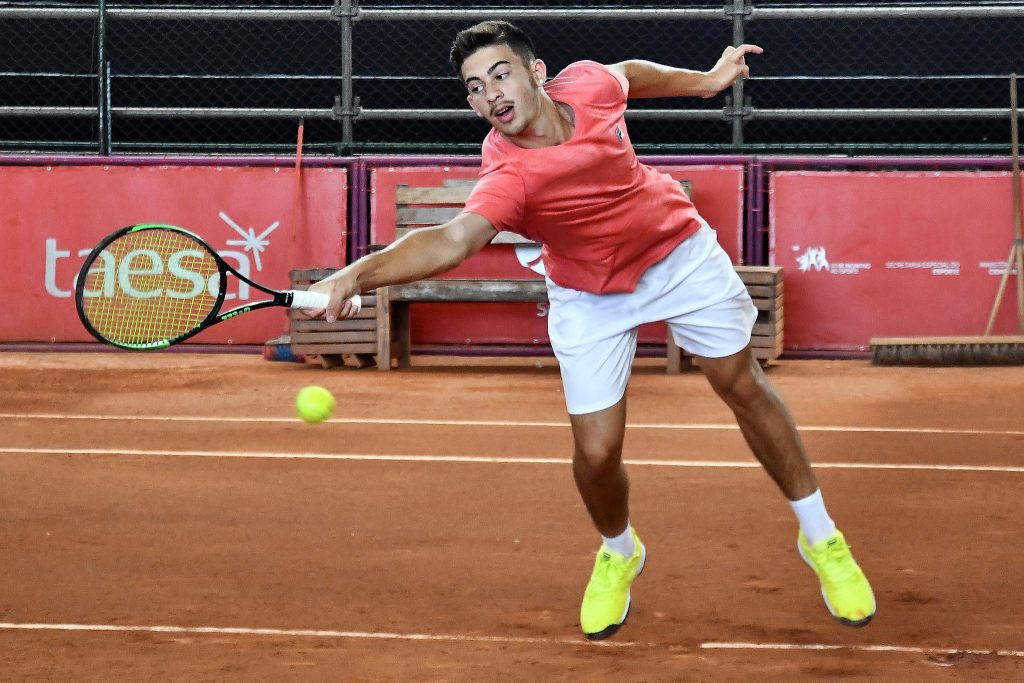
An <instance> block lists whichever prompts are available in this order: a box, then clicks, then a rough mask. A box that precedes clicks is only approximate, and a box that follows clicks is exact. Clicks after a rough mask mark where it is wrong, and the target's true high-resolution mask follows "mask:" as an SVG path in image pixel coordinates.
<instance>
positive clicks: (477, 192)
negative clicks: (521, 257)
mask: <svg viewBox="0 0 1024 683" xmlns="http://www.w3.org/2000/svg"><path fill="white" fill-rule="evenodd" d="M525 209H526V190H525V187H524V186H523V179H522V178H521V177H520V175H519V173H518V172H517V171H516V169H515V167H513V166H512V164H509V163H503V164H498V165H497V166H495V167H494V168H492V169H488V170H485V171H484V172H483V173H481V175H480V180H479V181H477V184H476V186H475V187H474V188H473V192H472V193H470V195H469V199H467V200H466V208H465V210H466V211H468V212H469V213H475V214H479V215H481V216H483V217H484V218H486V219H487V220H488V221H490V223H491V225H493V226H494V229H495V230H498V231H502V230H508V231H511V232H516V233H519V234H522V235H525V232H523V227H522V226H523V215H524V213H525Z"/></svg>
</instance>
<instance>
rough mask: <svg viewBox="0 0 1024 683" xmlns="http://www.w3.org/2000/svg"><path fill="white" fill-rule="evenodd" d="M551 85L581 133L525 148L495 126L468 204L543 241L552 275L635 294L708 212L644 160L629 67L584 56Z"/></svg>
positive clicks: (588, 287)
mask: <svg viewBox="0 0 1024 683" xmlns="http://www.w3.org/2000/svg"><path fill="white" fill-rule="evenodd" d="M544 89H545V90H546V91H547V93H548V95H549V96H550V97H551V99H552V100H554V101H556V102H561V103H564V104H567V105H569V106H570V107H571V108H572V110H573V112H574V114H575V130H574V131H573V135H572V138H571V139H569V140H568V141H566V142H564V143H562V144H560V145H555V146H553V147H540V148H535V149H524V148H522V147H518V146H517V145H515V144H513V143H511V142H509V140H508V139H507V138H506V137H505V136H504V135H502V134H501V133H499V132H498V131H497V130H494V129H492V130H491V132H490V133H488V135H487V137H486V138H485V139H484V144H483V166H482V168H481V170H480V180H479V182H478V183H477V184H476V187H475V188H474V189H473V192H472V194H471V195H470V197H469V199H468V200H467V201H466V211H469V212H471V213H475V214H479V215H481V216H483V217H484V218H486V219H487V220H488V221H490V222H491V224H492V225H493V226H494V227H495V229H497V230H509V231H512V232H516V233H519V234H520V235H523V236H525V237H527V238H529V239H531V240H533V241H535V242H540V243H542V244H543V245H544V248H543V250H542V255H543V260H544V266H545V269H546V272H547V275H548V277H549V278H551V280H552V281H554V282H555V283H556V284H558V285H561V286H563V287H570V288H572V289H579V290H583V291H587V292H594V293H596V294H604V293H609V292H631V291H633V290H634V289H635V288H636V284H637V282H638V281H639V280H640V277H641V276H642V275H643V273H644V271H646V270H647V269H648V268H649V267H650V266H652V265H653V264H655V263H657V262H658V261H660V260H661V259H663V258H664V257H665V256H667V255H668V253H669V252H670V251H672V249H674V248H675V247H676V246H677V245H678V244H679V243H680V242H682V241H683V240H685V239H686V238H687V237H689V236H690V235H692V234H693V233H695V232H696V231H697V230H698V229H699V228H700V217H699V215H698V214H697V210H696V209H695V208H694V206H693V203H692V202H690V200H689V199H688V198H687V196H686V193H685V192H683V189H682V187H681V186H680V184H679V183H678V182H677V181H676V180H674V179H673V178H672V177H671V176H669V175H667V174H665V173H661V172H659V171H656V170H654V169H653V168H651V167H649V166H645V165H644V164H641V163H640V162H639V161H638V160H637V158H636V152H634V151H633V145H632V144H631V143H630V141H629V134H628V133H627V131H626V123H625V120H624V118H623V116H624V114H625V111H626V95H627V93H628V90H629V82H628V81H627V80H626V79H625V78H624V77H623V76H622V75H621V74H618V73H616V72H614V71H612V70H611V69H609V68H608V67H606V66H603V65H601V64H598V63H597V62H590V61H583V62H575V63H573V64H570V65H569V66H567V67H566V68H565V69H563V70H562V72H561V73H559V74H558V76H556V77H555V78H554V79H552V80H551V81H549V82H548V83H546V84H545V85H544Z"/></svg>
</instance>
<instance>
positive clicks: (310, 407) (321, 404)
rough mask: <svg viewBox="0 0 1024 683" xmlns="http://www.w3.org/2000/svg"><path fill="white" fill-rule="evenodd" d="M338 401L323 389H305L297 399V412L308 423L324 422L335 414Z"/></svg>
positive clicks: (313, 387) (312, 387)
mask: <svg viewBox="0 0 1024 683" xmlns="http://www.w3.org/2000/svg"><path fill="white" fill-rule="evenodd" d="M335 405H336V401H335V400H334V396H332V395H331V392H329V391H327V390H326V389H324V388H323V387H317V386H308V387H303V388H302V389H301V390H300V391H299V393H298V395H297V396H296V397H295V412H296V414H298V416H299V417H301V418H302V419H303V420H305V421H306V422H309V423H311V424H316V423H317V422H323V421H324V420H326V419H327V418H329V417H330V416H331V413H332V412H334V406H335Z"/></svg>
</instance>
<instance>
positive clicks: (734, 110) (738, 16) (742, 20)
mask: <svg viewBox="0 0 1024 683" xmlns="http://www.w3.org/2000/svg"><path fill="white" fill-rule="evenodd" d="M751 2H752V0H732V2H731V3H727V4H726V6H725V13H726V14H728V15H729V16H731V17H732V44H733V47H739V46H740V45H742V44H743V29H744V26H745V24H746V21H747V17H749V16H750V14H751V11H752V7H751ZM749 105H750V102H749V101H748V100H747V99H745V98H744V96H743V79H742V78H738V79H736V82H735V83H734V84H733V86H732V97H731V98H728V99H726V116H728V117H730V118H731V119H732V145H733V147H736V148H739V147H742V146H743V117H744V116H745V114H746V111H749Z"/></svg>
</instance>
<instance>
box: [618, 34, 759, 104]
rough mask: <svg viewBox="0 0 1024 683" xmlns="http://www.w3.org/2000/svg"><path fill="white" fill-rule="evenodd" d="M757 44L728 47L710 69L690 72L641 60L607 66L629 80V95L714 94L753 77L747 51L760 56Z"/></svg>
mask: <svg viewBox="0 0 1024 683" xmlns="http://www.w3.org/2000/svg"><path fill="white" fill-rule="evenodd" d="M762 52H764V50H762V49H761V48H760V47H758V46H757V45H746V44H744V45H740V46H739V47H727V48H725V52H723V53H722V56H721V58H720V59H719V60H718V62H717V63H715V65H714V66H713V67H712V68H711V70H710V71H691V70H689V69H679V68H676V67H672V66H665V65H664V64H656V63H654V62H648V61H646V60H642V59H631V60H628V61H625V62H619V63H618V64H609V65H608V68H609V69H612V70H614V71H618V72H619V73H621V74H622V75H623V76H625V77H626V80H627V81H629V97H631V98H643V97H714V96H715V95H717V94H718V93H720V92H722V91H723V90H725V89H726V88H731V87H732V85H733V83H735V82H736V80H737V79H739V78H748V77H749V76H750V67H748V66H747V64H746V56H747V55H748V54H755V55H759V54H761V53H762Z"/></svg>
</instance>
